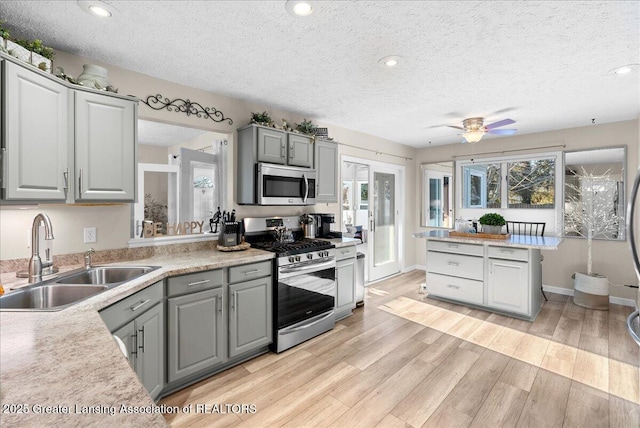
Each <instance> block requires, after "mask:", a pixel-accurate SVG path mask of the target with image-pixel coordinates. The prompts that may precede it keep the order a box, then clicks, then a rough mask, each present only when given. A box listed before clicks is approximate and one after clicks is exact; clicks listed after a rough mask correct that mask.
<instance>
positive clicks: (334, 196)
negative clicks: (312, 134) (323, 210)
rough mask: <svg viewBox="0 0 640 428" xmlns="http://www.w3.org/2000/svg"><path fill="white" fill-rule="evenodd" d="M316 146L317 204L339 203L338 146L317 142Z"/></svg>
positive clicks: (334, 143) (326, 142) (331, 143)
mask: <svg viewBox="0 0 640 428" xmlns="http://www.w3.org/2000/svg"><path fill="white" fill-rule="evenodd" d="M315 146H316V147H315V152H316V155H315V159H316V164H315V165H316V173H317V176H318V180H316V183H317V184H316V187H317V188H316V203H319V202H328V203H338V175H339V173H338V144H337V143H336V142H334V141H327V140H316V142H315Z"/></svg>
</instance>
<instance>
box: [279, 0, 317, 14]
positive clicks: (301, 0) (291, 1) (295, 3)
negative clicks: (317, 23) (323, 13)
mask: <svg viewBox="0 0 640 428" xmlns="http://www.w3.org/2000/svg"><path fill="white" fill-rule="evenodd" d="M314 6H315V2H313V1H308V0H287V2H286V3H285V5H284V7H285V9H287V12H289V14H290V15H293V16H296V17H298V16H300V17H305V16H309V15H311V14H312V13H313V11H314V10H315V7H314Z"/></svg>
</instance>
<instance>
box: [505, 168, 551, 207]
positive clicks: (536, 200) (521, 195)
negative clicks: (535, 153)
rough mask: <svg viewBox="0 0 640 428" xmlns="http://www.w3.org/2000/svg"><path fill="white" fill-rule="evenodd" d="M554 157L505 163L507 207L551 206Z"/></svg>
mask: <svg viewBox="0 0 640 428" xmlns="http://www.w3.org/2000/svg"><path fill="white" fill-rule="evenodd" d="M555 166H556V162H555V159H531V160H524V161H516V162H509V163H507V171H508V175H507V192H508V196H509V201H508V208H553V207H554V202H555Z"/></svg>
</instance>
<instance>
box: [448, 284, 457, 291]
mask: <svg viewBox="0 0 640 428" xmlns="http://www.w3.org/2000/svg"><path fill="white" fill-rule="evenodd" d="M447 287H449V288H454V289H456V290H459V289H460V287H458V286H457V285H453V284H449V285H447Z"/></svg>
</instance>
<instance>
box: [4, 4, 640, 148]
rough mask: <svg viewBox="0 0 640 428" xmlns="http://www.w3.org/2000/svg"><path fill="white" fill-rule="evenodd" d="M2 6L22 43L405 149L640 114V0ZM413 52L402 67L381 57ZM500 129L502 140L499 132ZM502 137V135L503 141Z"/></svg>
mask: <svg viewBox="0 0 640 428" xmlns="http://www.w3.org/2000/svg"><path fill="white" fill-rule="evenodd" d="M108 3H110V4H112V5H113V6H115V7H116V8H117V9H118V11H119V13H118V14H117V15H116V16H115V17H113V18H111V19H107V20H105V19H99V18H96V17H93V16H90V15H88V14H86V13H85V12H83V11H82V10H81V9H80V8H79V7H78V6H77V4H76V2H75V1H0V19H3V20H6V25H7V27H9V28H10V29H11V30H13V33H14V34H15V35H17V36H23V37H31V38H35V37H37V38H41V39H43V40H44V41H45V42H46V44H49V45H51V46H53V47H54V48H57V49H61V50H64V51H67V52H70V53H74V54H78V55H83V56H87V57H91V58H96V59H99V60H101V61H104V62H106V63H110V64H114V65H117V66H120V67H123V68H128V69H131V70H135V71H138V72H141V73H145V74H148V75H151V76H155V77H159V78H162V79H167V80H170V81H174V82H178V83H182V84H185V85H189V86H192V87H197V88H201V89H204V90H207V91H212V92H217V93H221V94H225V95H229V96H233V97H238V98H242V99H246V100H250V101H254V102H258V103H261V104H265V105H269V106H273V107H277V108H280V109H284V110H289V111H293V112H296V113H300V114H302V115H304V116H306V117H309V118H311V119H314V120H316V121H317V120H321V121H323V122H326V123H329V124H335V125H339V126H343V127H345V128H350V129H354V130H358V131H362V132H366V133H369V134H373V135H377V136H380V137H383V138H387V139H389V140H393V141H397V142H400V143H404V144H408V145H412V146H416V147H425V146H428V145H429V141H432V144H434V145H436V144H445V143H457V142H459V141H460V137H459V136H457V135H456V130H453V129H450V128H446V127H442V126H436V125H443V124H456V125H460V123H461V121H462V119H463V118H465V117H471V116H482V117H485V118H486V120H485V123H491V122H493V121H495V120H499V119H502V118H505V117H510V118H512V119H514V120H516V121H517V123H516V124H515V125H513V126H510V127H514V128H517V129H518V134H525V133H532V132H541V131H547V130H553V129H560V128H569V127H575V126H583V125H588V124H590V123H591V119H592V118H595V119H596V123H606V122H613V121H620V120H629V119H635V118H637V117H638V114H639V113H640V106H639V104H640V77H639V75H638V70H637V69H636V70H635V71H634V72H632V73H631V74H629V75H626V76H624V77H621V76H617V75H615V74H613V73H611V72H610V70H612V69H614V68H616V67H619V66H622V65H625V64H630V63H635V64H637V63H640V47H639V45H640V2H638V1H620V2H615V1H602V2H600V1H584V2H578V1H567V2H564V1H563V2H560V1H544V2H537V1H517V2H497V1H496V2H488V1H487V2H473V1H457V2H453V1H450V2H435V1H428V2H427V1H320V2H317V5H318V7H317V10H316V11H314V13H313V14H312V15H311V16H309V17H308V18H298V17H293V16H291V15H289V14H287V13H286V11H285V1H154V2H151V1H126V2H123V1H108ZM387 55H400V56H402V57H403V58H404V62H403V63H402V64H401V66H400V67H398V68H396V69H383V68H382V67H380V66H379V65H378V60H379V59H380V58H382V57H384V56H387ZM485 138H496V136H486V137H485ZM497 138H499V137H497Z"/></svg>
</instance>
